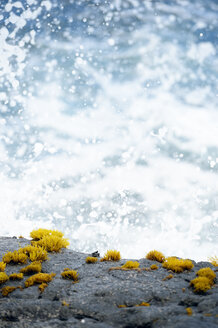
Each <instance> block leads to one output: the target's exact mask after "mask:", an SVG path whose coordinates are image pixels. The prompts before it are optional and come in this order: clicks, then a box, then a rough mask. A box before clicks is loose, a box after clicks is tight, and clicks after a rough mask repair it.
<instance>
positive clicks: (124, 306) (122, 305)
mask: <svg viewBox="0 0 218 328" xmlns="http://www.w3.org/2000/svg"><path fill="white" fill-rule="evenodd" d="M117 307H118V308H126V307H127V306H126V305H125V304H120V305H117Z"/></svg>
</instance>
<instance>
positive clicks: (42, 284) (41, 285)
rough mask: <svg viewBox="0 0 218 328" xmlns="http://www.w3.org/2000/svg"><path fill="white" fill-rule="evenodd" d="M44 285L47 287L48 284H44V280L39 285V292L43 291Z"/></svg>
mask: <svg viewBox="0 0 218 328" xmlns="http://www.w3.org/2000/svg"><path fill="white" fill-rule="evenodd" d="M46 287H48V284H46V282H43V283H41V284H40V285H39V290H40V292H41V293H43V292H44V290H45V288H46Z"/></svg>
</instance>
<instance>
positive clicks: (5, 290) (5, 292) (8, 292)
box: [1, 286, 17, 296]
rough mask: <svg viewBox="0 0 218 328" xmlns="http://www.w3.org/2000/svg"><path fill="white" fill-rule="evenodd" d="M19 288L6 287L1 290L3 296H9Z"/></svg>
mask: <svg viewBox="0 0 218 328" xmlns="http://www.w3.org/2000/svg"><path fill="white" fill-rule="evenodd" d="M15 289H17V287H12V286H6V287H3V288H2V289H1V292H2V296H8V294H10V293H12V292H13V291H14V290H15Z"/></svg>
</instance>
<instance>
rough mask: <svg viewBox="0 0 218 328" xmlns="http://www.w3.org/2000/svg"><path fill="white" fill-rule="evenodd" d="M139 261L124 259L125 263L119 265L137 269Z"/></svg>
mask: <svg viewBox="0 0 218 328" xmlns="http://www.w3.org/2000/svg"><path fill="white" fill-rule="evenodd" d="M139 265H140V264H139V262H137V261H126V263H125V264H123V265H122V266H121V268H124V269H137V268H138V267H139Z"/></svg>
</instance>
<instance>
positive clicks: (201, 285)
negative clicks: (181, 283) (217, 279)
mask: <svg viewBox="0 0 218 328" xmlns="http://www.w3.org/2000/svg"><path fill="white" fill-rule="evenodd" d="M190 285H191V286H193V287H194V291H195V292H206V291H207V290H209V289H211V282H210V280H209V279H208V278H206V277H197V278H195V279H193V280H191V281H190Z"/></svg>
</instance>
